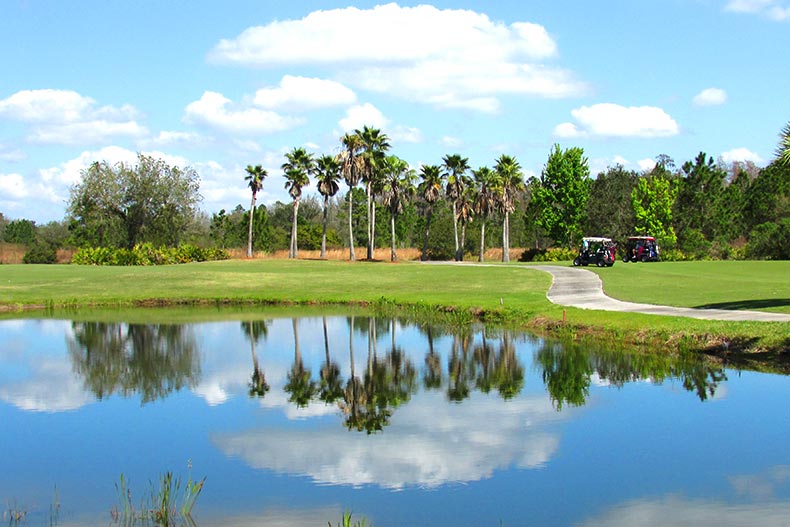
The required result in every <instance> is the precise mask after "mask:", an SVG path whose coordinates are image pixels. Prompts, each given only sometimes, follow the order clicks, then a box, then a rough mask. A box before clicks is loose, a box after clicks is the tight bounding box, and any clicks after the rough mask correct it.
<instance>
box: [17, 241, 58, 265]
mask: <svg viewBox="0 0 790 527" xmlns="http://www.w3.org/2000/svg"><path fill="white" fill-rule="evenodd" d="M57 259H58V252H57V250H56V249H55V247H53V246H52V245H50V244H48V243H41V242H37V243H34V244H33V246H32V247H31V248H30V250H29V251H27V252H26V253H25V256H24V257H23V258H22V262H24V263H26V264H53V263H55V262H56V261H57Z"/></svg>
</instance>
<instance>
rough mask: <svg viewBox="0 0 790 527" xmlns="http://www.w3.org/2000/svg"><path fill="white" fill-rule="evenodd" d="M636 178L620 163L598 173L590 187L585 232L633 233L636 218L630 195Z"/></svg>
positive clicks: (622, 235) (619, 237)
mask: <svg viewBox="0 0 790 527" xmlns="http://www.w3.org/2000/svg"><path fill="white" fill-rule="evenodd" d="M638 180H639V175H638V174H637V173H636V172H634V171H630V170H625V169H624V168H623V167H622V165H616V166H614V167H609V168H608V169H607V170H606V172H602V173H600V174H598V177H597V178H596V179H595V180H593V181H592V184H591V187H590V199H589V201H588V206H587V221H586V227H585V232H586V233H587V235H588V236H593V235H595V236H605V237H607V238H612V239H614V240H624V239H626V238H627V237H628V236H630V235H632V234H633V233H634V230H633V229H634V225H635V224H636V223H637V221H636V216H635V214H634V206H633V204H632V202H631V196H632V193H633V191H634V188H635V187H636V183H637V181H638Z"/></svg>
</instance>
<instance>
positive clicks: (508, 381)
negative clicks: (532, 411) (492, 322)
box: [496, 331, 524, 399]
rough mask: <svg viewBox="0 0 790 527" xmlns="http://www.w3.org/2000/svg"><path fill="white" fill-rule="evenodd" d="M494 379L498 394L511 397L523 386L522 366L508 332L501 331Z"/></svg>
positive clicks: (506, 397) (507, 397) (505, 397)
mask: <svg viewBox="0 0 790 527" xmlns="http://www.w3.org/2000/svg"><path fill="white" fill-rule="evenodd" d="M496 380H497V389H498V390H499V395H501V396H502V398H503V399H512V398H513V397H515V396H516V395H518V394H519V393H520V392H521V389H522V388H523V387H524V366H523V365H522V364H521V362H520V361H519V360H518V358H517V357H516V348H515V347H514V346H513V342H512V341H511V337H510V332H509V331H504V332H503V333H502V343H501V344H500V347H499V355H498V356H497V361H496Z"/></svg>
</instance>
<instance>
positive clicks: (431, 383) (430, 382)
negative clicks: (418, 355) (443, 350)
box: [422, 326, 442, 390]
mask: <svg viewBox="0 0 790 527" xmlns="http://www.w3.org/2000/svg"><path fill="white" fill-rule="evenodd" d="M425 335H426V337H427V339H428V355H426V356H425V373H423V376H422V384H423V386H425V389H426V390H437V389H439V388H441V387H442V359H441V357H440V356H439V354H438V353H436V350H435V349H433V328H432V327H431V326H428V327H427V328H426V330H425Z"/></svg>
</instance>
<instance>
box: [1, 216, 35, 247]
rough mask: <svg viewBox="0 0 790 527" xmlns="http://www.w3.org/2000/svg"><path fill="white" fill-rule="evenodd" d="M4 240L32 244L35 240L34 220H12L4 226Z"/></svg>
mask: <svg viewBox="0 0 790 527" xmlns="http://www.w3.org/2000/svg"><path fill="white" fill-rule="evenodd" d="M5 241H7V242H8V243H18V244H20V245H33V242H35V241H36V222H34V221H32V220H25V219H21V220H13V221H11V222H9V223H8V225H6V227H5Z"/></svg>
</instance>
